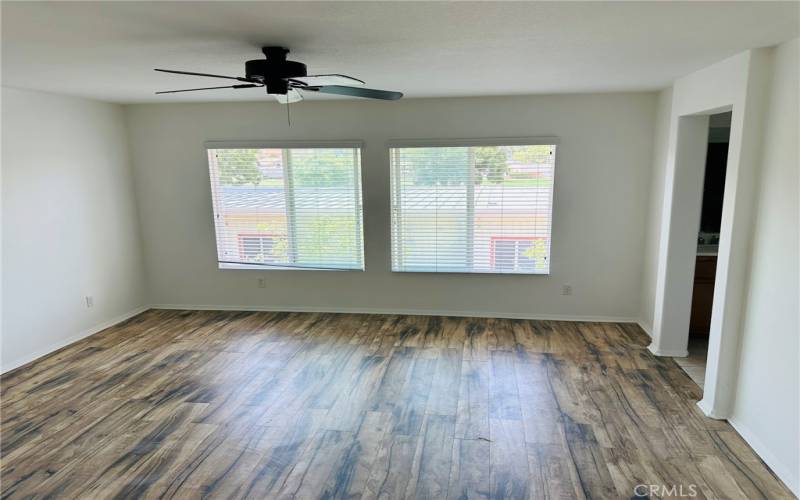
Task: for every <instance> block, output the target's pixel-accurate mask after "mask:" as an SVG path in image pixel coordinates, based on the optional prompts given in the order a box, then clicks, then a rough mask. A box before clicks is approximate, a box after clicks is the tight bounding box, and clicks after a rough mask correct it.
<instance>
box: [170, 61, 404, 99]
mask: <svg viewBox="0 0 800 500" xmlns="http://www.w3.org/2000/svg"><path fill="white" fill-rule="evenodd" d="M261 51H262V52H263V53H264V56H266V59H254V60H252V61H247V62H246V63H245V66H244V72H245V76H243V77H242V76H225V75H212V74H208V73H194V72H191V71H176V70H171V69H156V71H161V72H162V73H175V74H178V75H194V76H206V77H210V78H225V79H228V80H236V81H238V82H242V83H239V84H236V85H226V86H221V87H201V88H194V89H182V90H164V91H161V92H156V94H175V93H178V92H195V91H197V90H213V89H249V88H255V87H263V88H265V89H266V91H267V94H269V95H271V96H273V97H275V99H277V100H278V102H280V103H283V104H288V103H290V102H297V101H301V100H303V95H302V94H301V92H320V93H323V94H337V95H346V96H353V97H366V98H368V99H384V100H388V101H394V100H397V99H400V98H401V97H403V94H402V93H401V92H393V91H390V90H377V89H368V88H364V87H353V85H364V82H363V81H361V80H359V79H358V78H353V77H352V76H347V75H338V74H332V75H309V74H307V72H306V65H305V64H303V63H300V62H297V61H288V60H287V59H286V55H287V54H288V53H289V49H287V48H284V47H263V48H262V49H261Z"/></svg>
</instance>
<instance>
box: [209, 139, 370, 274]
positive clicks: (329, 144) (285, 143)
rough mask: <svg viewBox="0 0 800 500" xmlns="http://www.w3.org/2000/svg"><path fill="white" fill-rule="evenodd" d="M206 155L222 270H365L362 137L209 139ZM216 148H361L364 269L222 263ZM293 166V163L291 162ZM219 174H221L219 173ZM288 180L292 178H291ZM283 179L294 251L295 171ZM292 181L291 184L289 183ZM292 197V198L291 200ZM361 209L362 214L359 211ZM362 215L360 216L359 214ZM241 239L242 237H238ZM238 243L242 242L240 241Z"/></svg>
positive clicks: (359, 227) (358, 225) (359, 225)
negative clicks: (212, 160)
mask: <svg viewBox="0 0 800 500" xmlns="http://www.w3.org/2000/svg"><path fill="white" fill-rule="evenodd" d="M203 147H204V151H205V157H206V162H205V163H206V167H207V169H208V175H209V184H210V189H211V218H212V219H213V220H214V241H215V243H216V245H217V266H218V269H220V270H230V269H239V270H241V269H245V270H258V271H335V272H347V271H355V272H363V271H364V270H365V269H366V255H365V254H366V251H365V246H366V241H365V239H364V193H363V191H364V189H363V187H364V172H363V168H362V163H363V161H362V160H363V158H362V157H363V151H364V142H363V141H359V140H309V141H306V140H245V141H238V140H233V141H224V140H222V141H217V140H214V141H206V142H205V143H203ZM213 149H281V150H286V149H354V150H357V151H358V164H357V168H358V175H357V176H354V178H357V179H358V183H357V184H356V185H355V186H354V189H355V191H356V194H357V195H358V196H357V197H356V199H358V200H359V204H357V206H356V217H355V231H356V234H357V236H358V240H359V241H360V242H361V246H360V252H361V255H360V258H361V267H360V268H336V267H313V266H303V265H291V264H287V265H281V264H275V265H272V264H254V263H236V262H220V260H219V257H220V256H219V248H220V241H219V238H220V234H221V232H220V231H219V227H218V225H219V224H220V221H219V220H218V219H217V214H216V213H215V207H216V206H217V201H218V198H217V197H218V194H217V192H216V190H217V186H215V183H214V177H215V175H216V174H215V173H213V172H212V168H213V167H212V165H211V164H210V163H209V161H208V159H207V158H208V152H209V150H213ZM285 167H286V165H285V166H284V168H285ZM288 167H289V168H290V169H291V166H290V165H288ZM216 176H217V177H218V175H216ZM287 179H288V180H287ZM283 180H284V183H285V188H286V190H287V192H286V194H285V195H284V196H285V197H286V204H287V210H286V213H287V215H286V232H287V234H286V236H287V238H288V239H289V242H290V252H292V251H293V250H292V249H291V246H293V245H295V244H296V243H295V242H294V240H295V238H294V237H292V235H294V234H295V231H296V228H295V226H294V221H293V217H292V216H290V215H289V214H290V213H294V208H293V207H292V208H291V209H290V208H289V207H290V205H292V204H293V203H294V201H293V199H294V195H293V193H290V191H291V174H290V173H287V172H285V171H284V174H283ZM286 183H288V184H286ZM290 199H291V201H290ZM358 212H360V214H359V213H358ZM358 215H360V217H359V216H358ZM237 238H238V237H237ZM237 244H238V243H237Z"/></svg>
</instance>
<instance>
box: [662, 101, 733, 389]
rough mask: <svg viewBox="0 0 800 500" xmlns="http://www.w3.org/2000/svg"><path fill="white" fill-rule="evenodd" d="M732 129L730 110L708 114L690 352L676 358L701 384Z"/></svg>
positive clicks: (691, 315)
mask: <svg viewBox="0 0 800 500" xmlns="http://www.w3.org/2000/svg"><path fill="white" fill-rule="evenodd" d="M730 132H731V112H726V113H719V114H715V115H711V116H710V117H709V126H708V145H707V150H706V160H705V170H704V176H703V198H702V207H701V211H700V225H699V231H698V234H697V250H696V254H695V266H694V281H693V286H692V302H691V311H690V316H689V339H688V343H687V351H688V356H686V357H678V358H675V360H676V362H677V363H678V365H679V366H680V367H681V368H682V369H683V370H684V371H685V372H686V374H687V375H689V377H690V378H691V379H692V380H693V381H694V382H695V383H696V384H697V385H698V386H700V387H701V388H702V387H703V386H704V384H705V373H706V364H707V359H708V339H709V332H710V328H711V310H712V306H713V302H714V283H715V280H716V269H717V255H718V251H719V236H720V227H721V222H722V204H723V197H724V191H725V174H726V169H727V164H728V144H729V142H730Z"/></svg>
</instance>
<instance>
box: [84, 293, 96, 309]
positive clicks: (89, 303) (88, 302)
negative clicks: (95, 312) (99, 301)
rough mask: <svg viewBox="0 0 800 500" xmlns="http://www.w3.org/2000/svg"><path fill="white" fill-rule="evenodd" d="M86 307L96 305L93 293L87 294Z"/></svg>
mask: <svg viewBox="0 0 800 500" xmlns="http://www.w3.org/2000/svg"><path fill="white" fill-rule="evenodd" d="M86 307H94V297H92V296H91V295H87V296H86Z"/></svg>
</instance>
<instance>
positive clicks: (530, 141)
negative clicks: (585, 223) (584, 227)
mask: <svg viewBox="0 0 800 500" xmlns="http://www.w3.org/2000/svg"><path fill="white" fill-rule="evenodd" d="M482 146H556V154H555V158H554V160H553V188H552V193H551V196H550V238H549V244H548V247H547V260H548V268H547V272H546V273H543V272H541V273H517V272H501V271H496V270H489V271H461V270H458V271H452V270H427V269H412V270H402V269H400V270H395V269H394V254H395V248H394V242H395V241H397V242H398V245H400V244H402V242H401V238H399V237H397V238H395V231H396V229H395V224H394V214H395V213H397V214H400V213H401V208H402V207H400V206H399V204H398V201H397V200H399V188H400V179H399V177H398V176H399V172H398V171H397V169H394V168H392V165H393V164H394V161H393V160H394V158H393V155H394V151H395V150H396V149H402V148H447V147H482ZM386 148H387V152H388V157H389V170H390V172H389V178H390V182H391V185H390V187H389V198H390V199H389V217H390V220H389V242H390V245H389V247H390V248H389V252H390V255H389V266H390V271H391V272H393V273H406V274H408V273H412V274H413V273H421V274H460V275H465V276H475V275H477V276H480V275H503V276H509V275H510V276H521V277H534V276H544V277H547V276H550V275H551V274H553V257H552V253H551V250H552V247H553V238H554V234H555V228H554V226H555V224H554V220H555V211H554V207H555V197H556V172H557V171H558V161H559V160H558V159H559V156H560V154H559V152H558V151H559V150H560V139H559V138H558V137H557V136H531V137H483V138H454V139H390V140H389V141H387V142H386ZM467 184H468V185H469V187H470V189H468V190H467V199H468V200H469V199H473V198H474V185H471V183H467ZM467 205H468V207H467V209H468V210H474V207H470V206H469V205H470V204H469V203H468V204H467ZM473 219H474V215H473ZM469 226H473V227H471V228H468V231H473V230H474V225H472V224H470V225H469ZM473 244H474V241H473V239H472V238H468V239H467V245H468V248H467V258H468V259H469V260H471V259H472V258H473V254H474V249H473ZM401 250H402V249H401V248H400V249H398V251H401Z"/></svg>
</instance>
